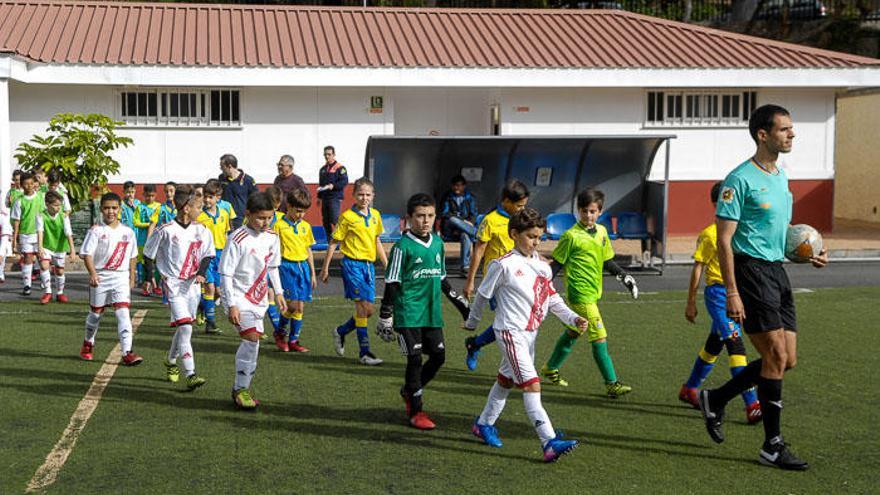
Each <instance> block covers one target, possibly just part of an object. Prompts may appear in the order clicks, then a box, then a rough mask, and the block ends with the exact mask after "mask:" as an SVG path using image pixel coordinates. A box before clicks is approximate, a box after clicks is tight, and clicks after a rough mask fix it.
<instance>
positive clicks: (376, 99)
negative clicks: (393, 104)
mask: <svg viewBox="0 0 880 495" xmlns="http://www.w3.org/2000/svg"><path fill="white" fill-rule="evenodd" d="M384 107H385V98H384V97H382V96H371V97H370V113H382V110H383V109H384Z"/></svg>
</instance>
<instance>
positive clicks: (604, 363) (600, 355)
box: [553, 341, 617, 383]
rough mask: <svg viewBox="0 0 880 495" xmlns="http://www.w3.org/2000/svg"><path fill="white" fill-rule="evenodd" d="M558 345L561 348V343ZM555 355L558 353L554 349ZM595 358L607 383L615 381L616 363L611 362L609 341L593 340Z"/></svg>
mask: <svg viewBox="0 0 880 495" xmlns="http://www.w3.org/2000/svg"><path fill="white" fill-rule="evenodd" d="M556 347H557V348H559V344H558V343H557V344H556ZM553 355H554V356H555V355H556V352H555V351H554V353H553ZM593 359H595V360H596V365H597V366H599V372H600V373H602V378H604V379H605V383H614V382H616V381H617V374H616V373H614V363H612V362H611V356H610V355H609V354H608V342H607V341H606V342H593Z"/></svg>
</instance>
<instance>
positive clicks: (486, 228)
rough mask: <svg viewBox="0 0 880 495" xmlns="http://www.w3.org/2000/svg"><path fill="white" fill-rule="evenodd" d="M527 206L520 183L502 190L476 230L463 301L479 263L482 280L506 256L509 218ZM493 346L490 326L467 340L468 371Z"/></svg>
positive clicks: (510, 242)
mask: <svg viewBox="0 0 880 495" xmlns="http://www.w3.org/2000/svg"><path fill="white" fill-rule="evenodd" d="M528 202H529V189H528V188H527V187H526V185H525V184H523V183H522V182H520V181H518V180H516V179H512V180H510V181H508V182H507V184H505V185H504V188H503V189H501V204H500V205H498V206H496V207H495V209H494V210H492V211H490V212H489V213H488V214H487V215H486V216H485V217H483V221H482V222H480V226H479V228H478V229H477V247H476V248H475V249H474V257H473V260H472V262H471V269H470V271H468V277H467V282H465V284H464V290H463V292H464V297H466V298H468V299H470V297H471V296H472V295H473V293H474V280H475V279H476V277H477V269H478V267H479V266H480V262H482V265H483V276H485V275H486V270H487V269H488V267H489V263H491V262H492V261H494V260H495V259H497V258H499V257H501V256H503V255H505V254H507V252H508V251H510V250H511V249H512V248H513V239H511V238H510V234H509V233H508V224H509V223H510V217H511V216H512V215H514V214H516V212H518V211H521V210H522V209H523V208H525V207H526V204H528ZM489 306H490V309H495V308H494V306H495V303H494V301H490V304H489ZM492 342H495V330H494V329H493V328H492V325H489V326H488V327H487V328H486V329H485V330H483V333H481V334H480V335H477V336H476V337H468V338H466V339H465V341H464V346H465V349H467V355H466V356H465V364H466V365H467V368H468V369H469V370H471V371H473V370H475V369H477V358H478V357H479V355H480V348H482V347H483V346H485V345H488V344H491V343H492Z"/></svg>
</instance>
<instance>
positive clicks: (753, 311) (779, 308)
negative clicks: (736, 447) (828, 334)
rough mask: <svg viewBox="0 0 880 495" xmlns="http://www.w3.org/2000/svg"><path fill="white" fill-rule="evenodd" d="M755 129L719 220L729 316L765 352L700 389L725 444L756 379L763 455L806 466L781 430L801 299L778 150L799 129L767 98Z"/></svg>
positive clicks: (764, 460)
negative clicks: (730, 415) (731, 414)
mask: <svg viewBox="0 0 880 495" xmlns="http://www.w3.org/2000/svg"><path fill="white" fill-rule="evenodd" d="M749 133H751V135H752V139H754V140H755V143H756V144H757V151H755V154H754V156H752V157H751V158H749V159H748V160H747V161H745V162H743V163H742V164H740V165H739V166H738V167H736V168H735V169H734V170H733V171H732V172H731V173H730V174H729V175H728V176H727V178H725V179H724V184H723V186H722V189H721V197H720V198H719V201H718V207H717V210H716V213H715V215H716V220H715V221H716V224H717V226H718V259H719V262H720V264H721V274H722V277H723V279H724V285H725V286H726V289H727V315H728V316H729V317H730V318H731V319H733V320H735V321H736V322H738V323H739V324H740V325H741V326H742V328H743V329H744V330H745V333H746V334H747V335H748V336H749V339H750V340H751V341H752V344H753V345H754V346H755V349H756V350H757V351H758V353H759V354H760V355H761V359H758V360H756V361H752V362H751V363H749V365H748V366H746V368H745V369H743V370H742V371H741V372H740V373H739V374H738V375H736V376H735V377H733V378H731V379H730V381H728V382H727V383H725V384H724V385H722V386H721V387H719V388H717V389H713V390H701V391H700V394H699V404H700V411H701V412H702V414H703V418H704V419H705V422H706V430H707V431H708V433H709V436H710V437H711V438H712V440H714V441H715V442H716V443H721V442H723V441H724V433H723V431H722V428H721V425H722V420H723V418H724V406H725V405H727V403H728V402H729V401H730V400H732V399H733V398H734V397H736V396H737V395H739V394H740V393H742V392H743V391H745V390H746V389H748V388H749V387H751V386H752V385H753V384H754V385H757V386H758V400H760V402H761V408H762V410H763V413H764V444H763V446H762V447H761V451H760V456H759V458H758V460H759V461H760V462H761V464H765V465H768V466H775V467H778V468H781V469H789V470H799V471H803V470H805V469H807V468H808V467H809V464H807V462H806V461H803V460H801V459H799V458H797V457H796V456H795V455H794V454H793V453H791V451H789V450H788V447H787V446H786V445H785V442H783V440H782V434H781V432H780V417H781V414H782V378H783V375H784V374H785V371H786V370H790V369H791V368H794V366H795V364H796V362H797V320H796V317H795V307H794V298H793V296H792V292H791V283H790V282H789V280H788V275H787V274H786V272H785V269H784V268H783V266H782V260H783V258H784V255H785V236H786V231H787V230H788V226H789V223H790V222H791V209H792V196H791V192H789V190H788V177H787V176H786V174H785V172H784V171H783V170H782V169H780V168H779V167H778V166H777V160H778V159H779V154H780V153H788V152H790V151H791V146H792V140H793V139H794V136H795V134H794V130H793V127H792V123H791V116H790V114H789V112H788V110H786V109H784V108H782V107H780V106H776V105H764V106H762V107H760V108H758V109H756V110H755V111H754V112H753V113H752V116H751V118H750V119H749ZM811 261H812V263H813V266H815V267H816V268H822V267H824V266H825V265H826V263H827V262H828V258H827V255H826V254H825V250H823V251H822V252H821V253H819V255H818V256H816V257H814V258H813V259H812V260H811Z"/></svg>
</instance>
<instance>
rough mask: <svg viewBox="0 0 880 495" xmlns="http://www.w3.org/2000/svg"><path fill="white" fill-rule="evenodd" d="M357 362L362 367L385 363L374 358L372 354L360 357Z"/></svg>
mask: <svg viewBox="0 0 880 495" xmlns="http://www.w3.org/2000/svg"><path fill="white" fill-rule="evenodd" d="M358 361H360V363H361V364H363V365H364V366H379V365H380V364H382V363H384V362H385V361H382V360H381V359H379V358H377V357H376V356H374V355H373V353H372V352H368V353H366V354H364V355H363V356H361V357H360V359H358Z"/></svg>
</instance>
